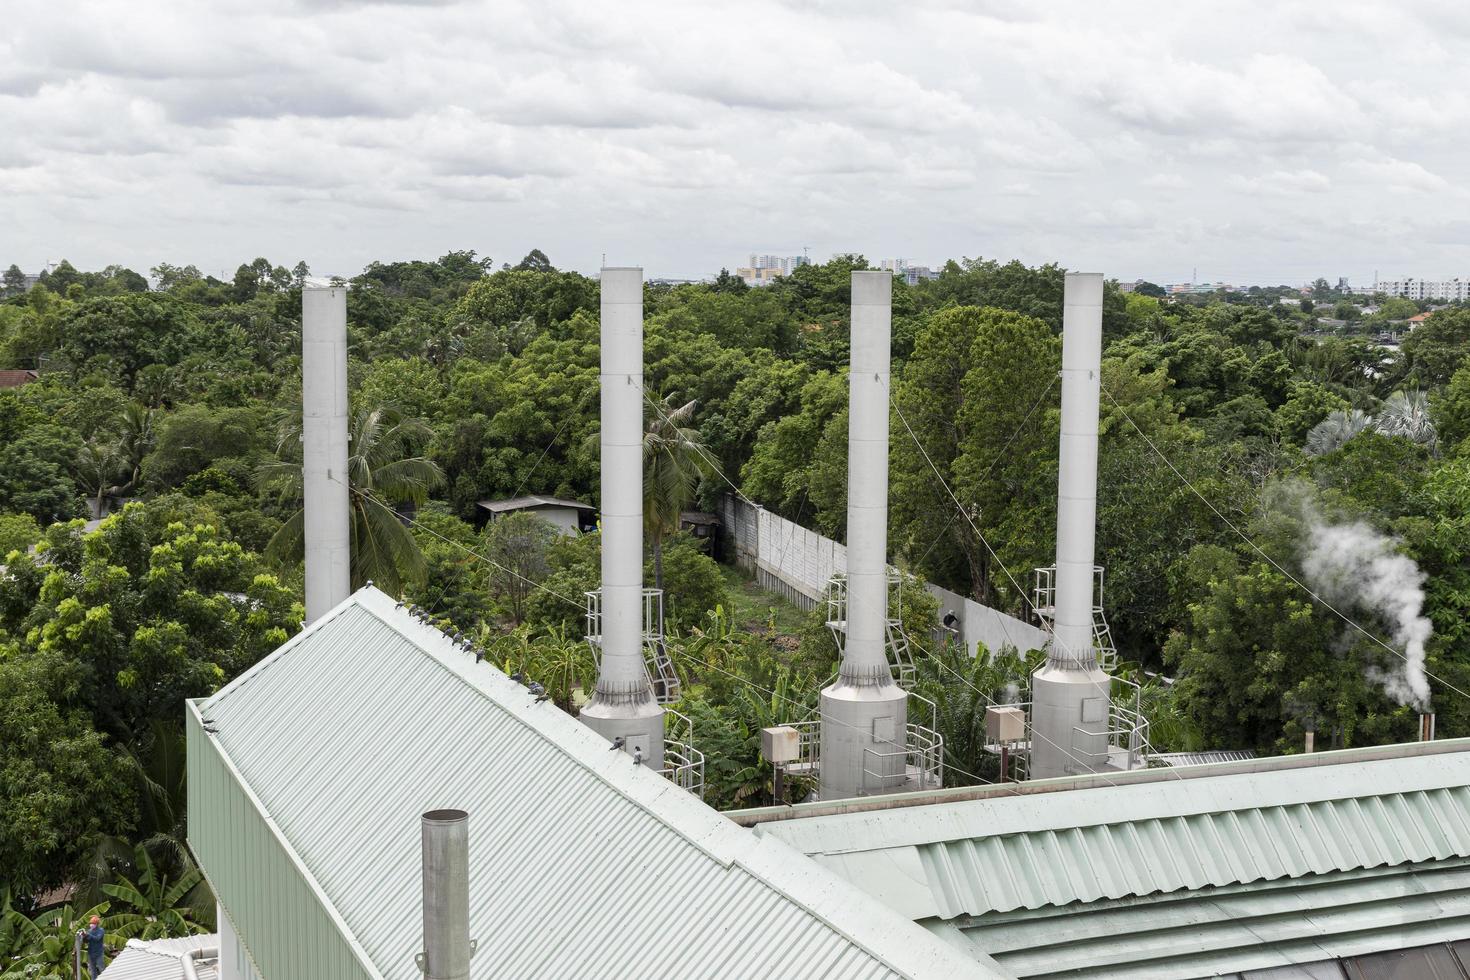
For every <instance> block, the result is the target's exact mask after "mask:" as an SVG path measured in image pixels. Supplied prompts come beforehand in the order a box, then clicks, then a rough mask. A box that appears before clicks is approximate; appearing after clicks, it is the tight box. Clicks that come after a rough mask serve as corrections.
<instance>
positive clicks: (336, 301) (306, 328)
mask: <svg viewBox="0 0 1470 980" xmlns="http://www.w3.org/2000/svg"><path fill="white" fill-rule="evenodd" d="M348 479H349V478H348V473H347V288H346V287H345V286H332V287H314V286H308V287H306V288H304V289H302V290H301V482H302V496H303V498H304V499H303V503H304V507H305V511H306V512H305V515H304V520H305V525H304V531H305V535H304V537H305V557H306V622H307V625H310V624H312V623H314V622H316V621H317V620H318V619H320V618H321V617H322V616H324V615H325V614H326V613H327V612H328V611H330V610H331V609H332V608H333V607H335V606H336V605H337V604H338V603H339V602H342V601H343V600H344V599H346V598H347V596H348V594H349V593H351V591H352V550H351V548H352V545H351V541H352V532H351V526H352V517H351V501H350V499H349V497H350V491H349V489H348V487H349V483H348Z"/></svg>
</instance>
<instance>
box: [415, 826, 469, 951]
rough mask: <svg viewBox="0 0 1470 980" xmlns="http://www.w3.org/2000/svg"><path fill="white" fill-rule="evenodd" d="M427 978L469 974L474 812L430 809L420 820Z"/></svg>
mask: <svg viewBox="0 0 1470 980" xmlns="http://www.w3.org/2000/svg"><path fill="white" fill-rule="evenodd" d="M421 832H422V839H423V860H424V952H423V961H422V962H421V963H420V964H419V968H420V969H421V970H422V971H423V974H424V976H425V977H426V978H427V980H469V978H470V816H469V814H468V813H465V812H464V811H463V810H430V811H429V812H428V813H425V814H424V815H423V820H422V824H421Z"/></svg>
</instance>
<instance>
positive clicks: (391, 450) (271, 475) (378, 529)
mask: <svg viewBox="0 0 1470 980" xmlns="http://www.w3.org/2000/svg"><path fill="white" fill-rule="evenodd" d="M349 428H350V433H351V441H350V442H349V443H348V445H349V446H351V450H350V452H351V455H349V456H348V458H347V478H348V485H349V487H350V489H351V492H350V493H349V494H348V495H347V496H348V503H349V505H350V506H351V508H352V542H351V545H352V587H353V588H354V589H356V588H358V587H360V586H361V585H363V584H364V583H365V582H373V583H374V584H376V585H377V586H378V587H379V588H381V589H382V590H383V591H385V592H387V593H389V594H390V595H402V594H403V590H404V587H405V586H407V585H410V584H416V583H422V582H423V581H424V579H425V578H426V577H427V575H428V569H427V568H426V566H425V565H424V555H423V552H422V551H420V550H419V545H418V542H417V541H416V540H414V536H413V534H412V533H411V532H410V531H409V530H408V528H407V527H405V526H404V523H403V521H402V520H400V519H399V517H398V514H397V513H395V512H394V510H393V508H392V507H391V506H389V505H390V504H406V503H411V504H413V505H415V506H419V505H421V504H423V503H424V501H426V500H427V499H428V497H429V491H430V490H432V489H433V488H435V487H438V486H440V485H442V484H443V483H444V472H443V471H442V470H440V469H439V466H438V464H436V463H434V462H433V461H432V460H429V459H426V458H424V457H423V456H418V455H413V456H410V455H408V454H409V453H411V452H413V451H414V450H415V447H417V446H419V445H421V444H422V443H424V442H426V441H427V440H428V439H429V437H430V436H431V435H432V432H431V431H430V429H429V426H428V424H427V423H425V422H424V421H423V420H422V419H409V418H404V417H403V416H402V415H400V414H399V413H398V411H397V410H396V409H393V408H387V407H384V408H374V409H366V408H360V409H358V410H356V411H355V412H353V413H352V420H351V424H350V427H349ZM276 455H277V457H279V458H280V460H281V461H280V462H276V463H267V464H266V465H265V466H263V467H261V469H260V473H259V479H260V483H261V486H262V487H263V488H265V489H267V490H273V491H274V492H275V493H276V494H277V495H278V497H279V499H280V500H281V501H282V502H283V503H287V504H297V505H299V504H300V503H301V499H302V485H301V420H300V418H299V417H297V418H293V419H291V420H290V421H288V422H286V423H285V424H283V426H282V429H281V437H280V443H279V444H278V445H277V447H276ZM305 524H306V516H305V511H304V510H302V509H298V510H297V511H296V512H295V513H294V514H292V515H291V517H290V518H288V519H287V521H286V523H285V524H282V525H281V529H280V530H279V531H277V532H276V533H275V535H274V536H273V537H272V538H271V540H270V543H269V544H267V545H266V555H267V556H268V557H269V558H271V559H272V560H274V561H279V562H284V563H294V562H299V561H301V559H302V556H303V553H304V551H305V545H306V537H305Z"/></svg>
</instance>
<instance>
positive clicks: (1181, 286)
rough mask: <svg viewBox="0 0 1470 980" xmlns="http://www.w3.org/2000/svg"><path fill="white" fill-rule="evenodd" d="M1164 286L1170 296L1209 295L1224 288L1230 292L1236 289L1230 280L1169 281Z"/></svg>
mask: <svg viewBox="0 0 1470 980" xmlns="http://www.w3.org/2000/svg"><path fill="white" fill-rule="evenodd" d="M1162 288H1163V290H1164V292H1166V293H1168V294H1169V295H1170V296H1192V295H1207V294H1209V293H1218V292H1220V291H1221V290H1222V289H1223V290H1224V291H1225V292H1227V293H1228V292H1232V291H1233V290H1234V289H1235V287H1234V286H1232V285H1230V283H1228V282H1176V283H1167V284H1165V285H1164V286H1163V287H1162Z"/></svg>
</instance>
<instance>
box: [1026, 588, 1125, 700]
mask: <svg viewBox="0 0 1470 980" xmlns="http://www.w3.org/2000/svg"><path fill="white" fill-rule="evenodd" d="M1092 573H1093V577H1094V579H1095V580H1096V583H1095V585H1094V586H1093V590H1092V636H1093V647H1094V648H1095V649H1096V650H1097V665H1098V666H1099V667H1101V668H1102V669H1103V670H1105V671H1107V672H1108V673H1112V672H1113V671H1114V670H1115V669H1116V668H1117V666H1118V650H1117V648H1116V647H1115V646H1114V645H1113V629H1112V627H1111V626H1109V625H1108V617H1107V615H1106V613H1104V612H1103V567H1102V566H1101V565H1094V566H1092ZM1056 576H1057V566H1055V565H1047V566H1046V567H1044V568H1037V569H1033V570H1032V583H1031V604H1032V607H1033V608H1034V609H1035V610H1036V618H1037V619H1038V620H1039V621H1040V622H1041V625H1042V626H1043V627H1044V628H1046V629H1048V630H1049V629H1051V628H1052V626H1053V625H1054V621H1055V619H1056V608H1057V586H1056Z"/></svg>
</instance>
